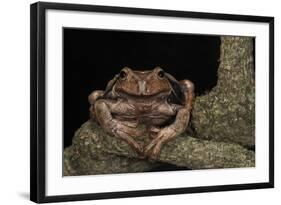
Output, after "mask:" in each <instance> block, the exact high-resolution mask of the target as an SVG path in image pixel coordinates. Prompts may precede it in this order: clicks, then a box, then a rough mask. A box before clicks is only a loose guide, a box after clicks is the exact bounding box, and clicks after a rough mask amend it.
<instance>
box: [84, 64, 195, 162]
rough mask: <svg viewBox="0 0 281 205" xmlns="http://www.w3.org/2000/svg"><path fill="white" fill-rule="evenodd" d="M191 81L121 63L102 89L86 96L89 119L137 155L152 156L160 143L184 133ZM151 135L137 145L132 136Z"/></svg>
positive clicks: (159, 69) (157, 69)
mask: <svg viewBox="0 0 281 205" xmlns="http://www.w3.org/2000/svg"><path fill="white" fill-rule="evenodd" d="M194 98H195V95H194V84H193V82H192V81H190V80H188V79H184V80H181V81H178V80H176V78H175V77H173V76H172V75H171V74H169V73H167V72H165V71H164V70H163V69H162V68H161V67H159V66H157V67H155V68H154V69H151V70H134V69H131V68H129V67H124V68H123V69H121V71H120V72H119V73H118V74H116V75H115V76H114V78H113V79H111V80H110V81H109V82H108V84H107V86H106V88H105V90H94V91H93V92H91V94H90V95H89V97H88V101H89V104H90V108H89V111H90V119H91V120H93V121H95V122H97V123H98V124H99V125H100V126H101V127H102V129H103V130H105V131H106V132H107V133H109V134H110V135H112V136H114V137H117V138H119V139H121V140H124V141H125V142H126V143H128V144H129V145H130V147H131V148H132V149H133V150H134V151H135V152H136V153H137V155H138V156H140V157H143V158H145V157H147V158H149V159H152V160H156V159H157V157H158V156H159V153H160V152H161V149H162V147H163V145H165V144H166V143H167V142H169V141H170V140H173V139H174V138H175V137H177V136H178V135H180V134H182V133H184V132H185V131H186V129H187V127H188V125H189V122H190V118H191V111H192V108H193V104H194ZM139 125H144V126H145V127H146V129H145V132H146V133H147V135H148V136H149V138H151V140H150V141H149V143H148V144H147V145H144V146H141V145H140V144H139V143H137V140H136V137H139V136H143V135H144V134H145V133H144V131H143V130H142V131H141V130H140V129H137V127H138V126H139Z"/></svg>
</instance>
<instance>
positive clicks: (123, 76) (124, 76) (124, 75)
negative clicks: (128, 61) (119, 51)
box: [119, 70, 127, 80]
mask: <svg viewBox="0 0 281 205" xmlns="http://www.w3.org/2000/svg"><path fill="white" fill-rule="evenodd" d="M119 77H120V79H121V80H125V79H126V77H127V73H126V72H125V71H123V70H122V71H121V72H120V73H119Z"/></svg>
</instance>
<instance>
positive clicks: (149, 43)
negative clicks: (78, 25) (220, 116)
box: [63, 28, 220, 147]
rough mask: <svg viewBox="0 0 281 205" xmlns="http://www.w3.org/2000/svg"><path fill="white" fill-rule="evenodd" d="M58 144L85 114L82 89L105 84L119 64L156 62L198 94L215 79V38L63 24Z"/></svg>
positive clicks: (147, 67) (147, 66)
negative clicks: (61, 128) (60, 135)
mask: <svg viewBox="0 0 281 205" xmlns="http://www.w3.org/2000/svg"><path fill="white" fill-rule="evenodd" d="M63 39H64V41H63V43H64V45H63V55H64V60H63V62H64V65H63V72H64V73H63V78H64V79H63V89H64V90H63V93H64V99H63V108H64V114H63V115H64V116H63V118H64V119H63V120H64V122H63V124H64V147H67V146H69V145H71V141H72V137H73V135H74V132H75V131H76V130H77V129H78V128H79V127H80V126H81V125H82V123H84V122H86V121H87V120H88V119H89V112H88V109H89V104H88V95H89V94H90V93H91V92H92V91H93V90H97V89H102V90H103V89H105V87H106V84H107V82H108V81H109V80H110V79H112V78H113V77H114V75H115V74H117V73H118V72H119V71H120V70H121V69H122V68H123V67H125V66H127V67H130V68H132V69H135V70H150V69H153V68H154V67H156V66H160V67H162V68H163V69H164V70H165V71H166V72H168V73H170V74H172V75H173V76H174V77H175V78H176V79H178V80H182V79H189V80H191V81H193V82H194V84H195V92H196V94H197V95H202V94H204V93H205V92H207V91H208V90H210V89H212V87H214V86H215V85H216V82H217V69H218V65H219V56H220V53H219V52H220V38H219V37H218V36H207V35H187V34H174V33H172V34H171V33H169V34H168V33H155V32H153V33H152V32H131V31H111V30H92V29H91V30H90V29H74V28H64V30H63Z"/></svg>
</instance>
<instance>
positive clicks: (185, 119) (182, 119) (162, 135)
mask: <svg viewBox="0 0 281 205" xmlns="http://www.w3.org/2000/svg"><path fill="white" fill-rule="evenodd" d="M180 85H181V88H182V90H183V93H184V100H185V102H184V105H183V106H182V107H180V108H179V109H178V111H177V114H176V118H175V121H174V122H173V123H172V124H171V125H169V126H167V127H164V128H163V129H161V130H160V131H159V132H158V134H157V136H156V137H155V138H154V139H153V140H152V141H151V142H150V144H148V145H147V146H146V147H145V150H144V153H145V155H147V156H149V157H150V158H151V159H156V158H157V156H158V154H159V152H160V150H161V147H162V145H163V144H165V143H166V142H168V141H169V140H172V139H174V138H175V137H176V136H177V135H179V134H181V133H183V132H184V131H185V130H186V128H187V126H188V123H189V119H190V113H191V110H192V106H193V101H194V85H193V83H192V82H191V81H189V80H183V81H180Z"/></svg>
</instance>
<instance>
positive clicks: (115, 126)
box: [94, 99, 143, 155]
mask: <svg viewBox="0 0 281 205" xmlns="http://www.w3.org/2000/svg"><path fill="white" fill-rule="evenodd" d="M94 109H95V119H96V120H97V121H98V123H99V124H100V126H101V127H102V128H103V129H104V130H105V131H107V132H108V133H109V134H111V135H113V136H116V137H118V138H120V139H122V140H124V141H126V142H127V143H128V144H129V145H130V146H131V147H132V148H133V149H134V150H135V151H136V152H137V153H138V154H140V155H142V154H143V147H142V146H140V145H139V144H138V143H137V142H136V141H135V140H134V139H133V137H132V136H140V135H142V134H143V133H142V132H141V131H139V130H138V129H136V128H135V127H134V126H133V123H129V122H122V121H121V120H118V119H116V118H114V117H113V115H112V112H116V111H121V112H126V110H125V109H126V106H124V104H122V103H120V102H119V101H113V100H106V99H99V100H97V101H96V102H95V104H94Z"/></svg>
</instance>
